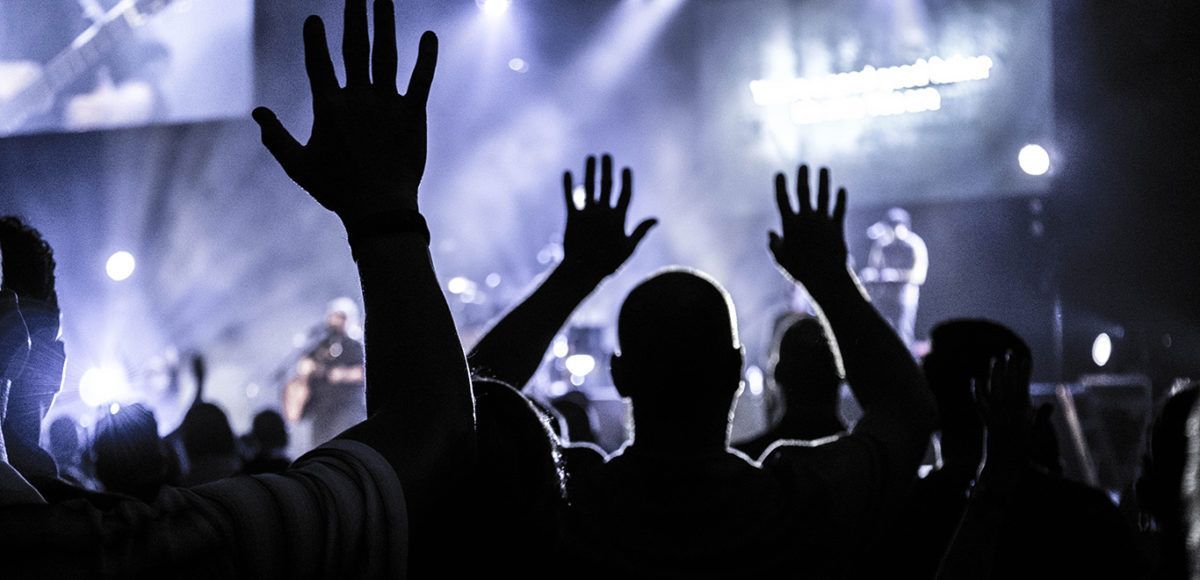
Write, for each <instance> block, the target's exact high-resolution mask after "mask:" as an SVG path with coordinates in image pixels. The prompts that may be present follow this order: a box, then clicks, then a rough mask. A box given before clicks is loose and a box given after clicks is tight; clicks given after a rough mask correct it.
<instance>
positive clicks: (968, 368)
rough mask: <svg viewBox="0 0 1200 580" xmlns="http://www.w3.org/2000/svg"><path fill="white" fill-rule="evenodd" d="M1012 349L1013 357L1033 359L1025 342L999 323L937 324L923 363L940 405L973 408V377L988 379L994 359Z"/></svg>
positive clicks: (960, 320) (977, 320)
mask: <svg viewBox="0 0 1200 580" xmlns="http://www.w3.org/2000/svg"><path fill="white" fill-rule="evenodd" d="M1010 352H1011V353H1012V356H1013V357H1014V359H1024V360H1031V358H1032V355H1031V354H1030V351H1029V346H1028V345H1027V344H1025V341H1024V340H1022V339H1021V337H1020V336H1017V334H1016V333H1015V332H1013V331H1012V330H1010V329H1009V328H1007V327H1005V326H1003V325H1001V324H999V323H997V322H993V321H990V320H983V319H966V318H962V319H956V320H950V321H947V322H943V323H941V324H938V325H937V326H935V327H934V329H933V331H932V332H931V333H930V351H929V354H928V355H926V357H925V361H924V366H925V373H926V375H927V378H928V379H929V386H930V388H931V389H933V394H934V396H935V397H937V398H938V404H939V405H942V404H943V403H950V404H953V405H959V404H969V405H971V406H972V408H973V404H972V403H970V401H971V400H972V399H971V391H970V383H971V380H985V379H987V377H988V373H989V369H990V368H991V367H990V365H991V361H992V359H996V358H1000V357H1003V356H1004V355H1005V354H1006V353H1010Z"/></svg>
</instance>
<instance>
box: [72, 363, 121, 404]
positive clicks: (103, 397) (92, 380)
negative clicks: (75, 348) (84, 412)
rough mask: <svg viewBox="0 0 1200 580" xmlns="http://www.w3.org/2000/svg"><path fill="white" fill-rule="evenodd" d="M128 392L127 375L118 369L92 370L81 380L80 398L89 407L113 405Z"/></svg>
mask: <svg viewBox="0 0 1200 580" xmlns="http://www.w3.org/2000/svg"><path fill="white" fill-rule="evenodd" d="M127 390H128V383H127V382H126V380H125V373H123V372H121V371H119V370H116V369H111V368H100V367H96V368H91V369H88V370H87V372H85V373H83V376H82V377H80V379H79V398H80V399H82V400H83V403H84V404H85V405H88V406H89V407H99V406H101V405H104V404H105V403H111V402H113V401H114V400H115V399H119V398H121V397H122V396H123V395H124V394H125V393H126V391H127ZM110 411H111V409H110Z"/></svg>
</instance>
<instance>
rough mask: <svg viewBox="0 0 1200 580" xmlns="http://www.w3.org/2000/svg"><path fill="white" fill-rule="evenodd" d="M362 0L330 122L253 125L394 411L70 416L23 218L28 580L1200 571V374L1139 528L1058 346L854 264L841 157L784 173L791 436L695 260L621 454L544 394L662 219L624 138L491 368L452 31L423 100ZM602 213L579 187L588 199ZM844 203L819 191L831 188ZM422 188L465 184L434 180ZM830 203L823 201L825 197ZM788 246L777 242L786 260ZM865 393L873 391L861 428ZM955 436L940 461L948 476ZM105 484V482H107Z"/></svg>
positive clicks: (1, 490) (8, 437) (313, 69)
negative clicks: (320, 416)
mask: <svg viewBox="0 0 1200 580" xmlns="http://www.w3.org/2000/svg"><path fill="white" fill-rule="evenodd" d="M368 21H369V20H368V11H367V6H366V2H365V0H347V1H346V10H345V27H344V30H345V32H344V38H343V45H342V52H343V58H344V62H345V76H346V78H345V84H344V86H343V85H341V84H340V83H339V81H338V79H337V76H336V75H335V72H334V67H333V64H332V60H331V58H330V54H329V49H328V45H327V42H326V38H325V31H324V26H323V23H322V22H321V20H320V19H319V18H317V17H311V18H310V19H309V20H308V21H307V22H306V23H305V27H304V46H305V62H306V67H307V72H308V77H309V80H310V83H311V91H312V94H313V108H314V111H313V117H314V121H313V128H312V135H311V138H310V139H309V141H308V142H307V143H305V144H301V143H300V142H299V141H297V140H296V139H295V138H294V137H293V136H292V135H291V134H290V133H289V132H288V130H287V129H285V128H284V127H283V125H282V124H281V123H280V121H279V120H278V119H277V118H276V116H275V115H274V113H272V112H271V111H270V110H268V109H264V108H260V109H257V110H255V111H254V115H253V117H254V119H255V120H256V121H257V122H258V124H259V125H260V126H261V129H262V140H263V143H264V145H265V146H266V147H267V149H268V150H269V151H270V152H271V154H272V155H273V156H274V157H275V159H276V160H277V161H278V162H279V165H280V166H281V167H282V169H283V170H284V171H285V172H286V173H287V175H288V176H290V177H291V178H292V179H293V180H294V181H295V182H296V183H297V184H298V185H299V186H300V187H301V188H303V189H304V190H305V191H307V192H308V194H309V195H311V196H312V197H313V198H314V199H315V200H316V201H317V202H319V203H320V204H321V205H323V206H324V207H326V208H328V209H329V210H330V211H332V212H334V213H335V214H336V215H337V216H338V217H339V218H341V220H342V223H343V224H344V225H345V228H346V232H347V237H348V242H349V245H350V249H351V252H352V255H353V258H354V261H355V263H356V264H357V267H358V272H359V277H360V281H361V285H362V296H363V303H364V306H365V311H366V326H365V336H364V345H365V351H366V352H365V357H366V366H365V372H366V406H367V418H366V419H365V420H363V421H361V422H359V423H357V424H356V425H354V426H352V427H350V428H349V429H347V430H345V431H342V432H340V433H339V434H336V435H334V436H332V438H331V439H329V440H328V441H326V442H324V443H323V444H321V445H320V446H318V447H317V448H316V449H314V450H313V451H311V452H309V453H307V454H305V455H303V456H302V457H300V458H298V459H296V460H295V461H289V459H288V458H287V457H286V455H285V454H284V451H283V450H284V449H285V448H286V445H287V431H286V428H285V425H284V421H283V419H282V417H281V416H280V415H279V414H278V413H275V412H264V413H262V414H260V415H259V416H257V417H256V418H255V419H254V428H253V431H252V433H251V434H250V435H248V436H246V437H243V438H240V439H239V438H238V437H236V436H235V435H234V432H233V430H232V429H231V428H230V425H229V421H228V419H227V417H226V416H225V414H224V412H223V411H222V410H221V408H220V407H219V406H217V405H215V404H213V403H211V402H207V401H205V400H204V397H203V393H204V389H203V385H204V383H205V380H206V379H205V374H206V373H205V365H204V362H203V359H202V358H195V359H193V362H192V365H191V367H192V369H191V371H192V373H193V374H195V375H196V380H197V383H198V385H200V388H198V389H197V394H196V397H195V400H194V402H193V404H192V405H191V407H190V408H189V410H188V412H187V414H186V417H185V419H184V420H183V423H182V425H181V426H180V427H179V429H177V430H176V431H174V432H173V433H171V434H170V435H167V436H166V437H160V436H159V433H158V425H157V422H156V419H155V417H154V414H153V413H152V412H151V411H150V410H149V409H148V408H147V407H144V406H141V405H131V406H127V407H123V408H121V409H119V410H116V411H115V412H113V413H110V414H108V415H107V416H106V417H105V418H104V419H103V420H102V421H101V422H100V424H98V425H97V426H96V429H95V432H94V435H93V436H92V437H90V439H89V440H88V441H86V442H84V443H82V444H81V442H80V441H79V439H78V433H77V431H76V429H75V426H74V425H72V424H69V423H62V422H61V420H60V421H55V422H54V423H52V424H51V426H50V427H49V435H50V441H51V445H50V450H48V451H47V450H44V449H42V448H41V447H39V443H38V442H39V438H40V434H41V429H42V422H43V421H44V420H45V418H46V416H47V413H48V412H49V410H50V407H51V405H52V404H53V402H54V398H55V395H56V394H57V393H58V392H59V390H60V389H61V387H62V377H63V368H64V364H65V360H66V350H67V349H66V346H65V345H64V344H63V343H62V341H61V340H60V337H59V324H60V318H61V316H68V317H69V316H70V312H69V311H67V312H63V313H62V314H61V315H60V311H59V304H58V302H57V299H56V295H55V292H54V274H55V271H54V261H53V254H52V251H51V250H50V247H49V245H48V244H47V243H46V242H45V241H44V240H42V238H41V236H40V235H39V234H38V233H37V232H36V230H34V229H32V228H31V227H29V226H27V225H25V224H23V223H22V222H21V221H20V220H17V219H16V218H5V219H4V220H3V221H0V259H2V260H3V262H2V263H3V268H2V276H3V278H2V280H3V286H2V287H3V290H2V291H0V420H2V421H3V431H2V436H0V575H2V576H3V577H5V578H15V577H25V576H38V577H91V576H105V577H114V576H115V577H126V576H139V577H140V576H151V575H155V576H167V577H192V576H196V577H201V576H204V577H211V576H212V575H214V574H221V575H223V576H253V577H280V578H284V577H288V578H299V577H321V578H326V577H391V578H395V577H405V576H413V577H457V576H459V575H462V574H488V575H496V576H504V575H507V574H510V573H511V574H514V575H520V576H521V577H623V576H629V577H767V576H771V577H814V578H859V577H903V578H933V577H938V578H987V577H996V578H1014V577H1021V578H1043V577H1044V578H1075V577H1089V578H1097V577H1099V578H1197V577H1200V576H1198V574H1200V568H1198V567H1197V566H1198V565H1200V564H1197V562H1196V558H1195V556H1196V551H1197V547H1198V546H1197V541H1198V540H1197V537H1196V536H1197V534H1200V528H1198V527H1197V526H1198V522H1197V519H1198V518H1197V511H1198V510H1200V500H1198V499H1197V497H1196V496H1197V487H1198V485H1197V482H1198V481H1200V465H1198V464H1200V427H1198V425H1200V407H1198V406H1197V402H1196V399H1197V389H1198V387H1197V385H1196V384H1190V385H1188V386H1186V387H1183V388H1180V389H1178V390H1177V392H1174V393H1172V394H1171V396H1170V397H1169V398H1168V399H1167V400H1166V402H1165V405H1164V406H1163V408H1162V412H1161V414H1160V416H1159V418H1158V420H1157V421H1156V423H1155V427H1154V431H1153V434H1152V438H1151V442H1150V447H1149V449H1148V450H1147V460H1146V465H1145V467H1144V469H1143V473H1142V477H1141V479H1140V481H1139V484H1138V487H1137V494H1136V495H1137V500H1138V504H1139V507H1140V513H1141V514H1142V518H1141V519H1143V520H1144V521H1146V522H1149V525H1143V526H1140V527H1135V524H1136V523H1137V522H1130V521H1127V519H1126V518H1125V517H1124V516H1123V515H1122V514H1121V513H1119V512H1118V510H1117V509H1116V507H1114V505H1113V504H1112V502H1111V501H1110V500H1109V499H1108V497H1107V496H1106V495H1105V494H1103V493H1101V492H1100V491H1098V490H1095V489H1092V488H1089V487H1087V486H1084V485H1082V484H1079V483H1075V482H1072V481H1069V480H1067V479H1065V478H1064V477H1063V476H1062V467H1061V464H1060V460H1059V454H1058V450H1057V444H1056V442H1055V440H1054V436H1053V431H1052V430H1051V429H1049V417H1050V414H1051V412H1052V409H1050V408H1048V407H1043V408H1034V407H1033V405H1032V404H1031V402H1030V372H1031V370H1030V369H1031V365H1032V364H1033V360H1034V358H1035V357H1034V354H1033V353H1031V352H1030V349H1029V347H1028V346H1027V345H1026V343H1025V342H1024V341H1023V340H1022V339H1021V337H1019V336H1017V335H1016V334H1014V333H1013V332H1012V331H1011V330H1009V329H1007V328H1005V327H1004V326H1002V325H1000V324H998V323H995V322H991V321H984V320H969V319H961V320H952V321H946V322H943V323H941V324H939V325H937V326H936V328H935V329H934V331H933V333H932V343H931V349H930V352H929V354H928V355H927V356H926V357H925V358H924V360H923V361H922V363H921V364H918V362H917V361H915V360H914V359H913V357H912V356H911V354H910V352H909V350H908V348H907V347H906V345H905V342H904V341H903V340H902V339H901V338H900V337H899V336H898V335H897V332H896V330H895V329H893V328H892V326H890V325H889V324H888V323H887V322H886V321H885V319H884V317H882V316H881V315H880V314H879V312H878V311H877V310H876V308H875V307H874V306H873V305H872V303H871V302H870V301H869V300H868V299H867V298H866V297H865V293H864V292H863V290H862V287H861V286H860V284H859V283H858V280H857V278H856V276H855V275H854V273H853V272H852V271H851V270H850V269H849V268H848V267H847V250H846V244H845V233H844V231H843V221H844V215H845V212H846V205H847V193H846V191H845V190H844V189H837V190H835V189H834V188H833V186H832V185H831V184H832V180H831V176H830V173H829V171H828V170H827V169H820V170H819V171H818V172H817V175H816V176H815V177H816V187H815V192H814V191H813V189H814V188H813V182H812V178H813V177H814V176H813V175H810V170H809V168H808V167H807V166H803V165H802V166H800V168H799V171H798V172H797V175H796V178H795V180H794V181H793V182H790V183H789V181H790V180H789V179H788V178H787V177H785V176H784V175H783V174H779V175H777V176H776V177H775V183H774V193H775V202H776V204H777V207H778V212H779V218H780V228H779V231H778V232H771V233H770V234H769V239H768V240H767V242H768V244H767V249H768V250H769V253H770V256H771V257H773V259H774V261H775V263H776V264H777V265H778V267H779V270H780V272H781V273H782V274H783V275H784V276H786V277H787V278H788V279H789V280H791V281H793V282H794V283H796V284H799V285H802V286H803V287H804V289H805V290H807V292H808V293H809V294H810V295H811V296H812V298H813V300H814V302H815V303H816V304H817V305H818V306H819V309H818V310H819V315H818V316H816V317H805V316H797V317H794V318H788V319H787V320H786V321H785V322H784V324H782V325H781V332H780V337H779V339H778V340H777V341H776V343H775V347H774V352H773V353H772V365H773V377H774V380H775V381H776V383H777V384H778V385H779V386H780V389H781V391H782V393H783V394H784V396H785V397H786V401H787V403H786V406H785V410H784V413H783V415H782V417H781V418H780V419H779V421H778V422H777V424H776V425H775V426H773V427H772V428H771V429H770V430H769V431H768V432H766V433H764V434H763V435H762V436H760V437H758V438H756V439H754V440H752V441H748V442H744V443H741V444H739V445H738V446H736V447H731V446H730V445H729V429H730V413H731V407H732V405H733V402H734V399H735V397H736V396H737V393H738V391H739V388H740V384H741V378H742V372H743V362H744V361H743V358H744V352H743V348H742V345H741V342H740V341H739V338H738V331H737V329H738V323H737V317H736V311H735V308H734V305H733V303H732V301H731V299H730V296H729V294H728V293H727V292H725V290H724V289H723V288H722V287H721V285H720V283H719V282H718V281H717V280H715V279H713V278H711V277H710V276H708V275H706V274H704V273H702V272H699V271H696V270H692V269H687V268H679V267H672V268H666V269H663V270H661V271H659V272H658V273H656V274H654V275H652V276H651V277H649V278H648V279H646V280H644V281H642V282H641V283H640V284H638V285H637V286H636V287H635V288H634V289H633V290H632V291H631V292H630V293H629V294H628V296H626V298H625V300H624V302H623V304H622V306H621V308H620V312H619V315H618V317H617V320H616V328H617V339H618V345H619V351H618V353H617V354H614V355H613V356H612V358H611V361H610V367H611V373H612V381H613V384H614V385H615V387H616V388H617V390H618V391H619V392H620V394H621V395H622V396H623V397H626V398H627V399H628V400H629V401H630V403H631V405H632V413H631V414H632V418H631V420H632V424H633V425H632V431H633V438H632V440H631V441H630V443H629V444H628V445H626V446H625V447H623V448H622V449H621V450H619V451H618V452H616V453H614V454H611V455H605V454H604V453H603V452H601V451H600V450H599V449H598V448H597V447H595V446H593V445H588V444H583V443H572V442H571V441H570V440H569V437H564V436H563V434H561V433H560V432H559V431H558V430H557V429H556V423H555V422H554V421H552V420H551V418H550V414H549V411H548V410H547V409H545V408H544V407H543V406H542V405H541V404H539V403H538V402H536V401H533V400H531V399H529V398H527V397H526V396H525V395H524V394H522V391H521V389H522V387H524V386H525V385H526V384H527V383H528V382H529V381H530V379H531V378H532V377H533V375H534V373H535V372H536V370H537V368H538V366H539V365H540V364H541V361H542V360H543V358H544V355H545V353H546V351H547V349H549V348H550V346H551V343H552V342H553V340H554V337H555V336H556V335H557V333H558V332H559V331H560V329H561V327H562V326H563V325H564V324H565V323H566V321H567V320H568V319H569V317H570V316H571V314H572V312H574V311H575V309H576V308H577V307H578V306H579V305H580V304H581V303H582V302H583V301H584V299H585V298H586V297H587V296H588V295H589V294H591V293H592V292H593V291H594V290H595V289H596V288H597V287H598V286H599V285H600V284H602V283H603V282H604V281H605V280H606V279H609V278H610V277H613V276H615V275H617V274H618V272H619V270H620V269H621V266H622V265H623V264H624V263H625V262H626V261H627V260H628V259H629V258H630V256H631V255H633V253H634V252H635V251H636V249H637V247H638V245H639V243H640V242H641V241H642V239H643V238H644V237H645V236H647V235H648V234H649V233H650V232H651V231H652V229H653V228H654V226H655V224H656V221H655V220H653V219H647V220H645V221H642V222H640V223H639V224H638V225H636V226H634V227H633V228H632V233H627V229H628V228H627V221H628V210H629V205H630V201H631V197H632V195H633V188H634V186H633V174H632V172H631V171H630V170H629V169H627V168H626V169H622V170H619V171H618V169H617V167H616V166H615V165H614V161H613V159H612V158H611V157H610V156H608V155H603V156H600V157H599V159H597V158H596V157H589V158H587V160H586V162H585V165H584V172H583V175H582V176H581V177H582V179H579V177H580V176H576V175H575V174H573V173H571V172H567V173H565V174H564V175H563V181H562V185H563V192H564V198H565V207H566V227H565V232H564V239H563V249H564V257H563V259H562V261H561V262H560V263H559V264H558V265H557V266H556V267H554V269H553V270H552V271H551V272H550V273H549V274H548V275H547V276H546V277H545V279H544V280H543V281H542V283H541V284H540V285H539V286H538V287H537V288H536V289H535V290H534V291H533V292H532V293H531V294H530V295H529V296H528V297H526V298H525V299H524V300H523V301H522V302H521V303H520V304H518V305H517V306H516V307H514V308H513V309H512V310H510V311H509V312H507V313H506V314H505V315H504V316H503V317H502V318H501V319H500V320H498V321H497V322H496V323H495V324H494V325H493V326H492V327H491V328H490V329H489V330H488V331H487V333H486V334H485V335H484V336H483V337H482V338H481V339H480V340H479V341H478V343H477V344H476V345H475V346H474V347H473V348H472V349H471V350H470V351H469V352H468V353H467V354H466V355H465V356H464V350H463V347H462V345H461V344H460V342H459V337H458V334H457V332H456V330H455V326H454V322H453V320H452V318H451V315H450V310H449V308H448V306H447V303H446V300H445V297H444V295H443V293H442V290H441V287H440V285H439V283H438V278H437V276H436V275H435V273H434V268H433V264H432V261H431V257H430V253H429V244H430V241H431V233H430V231H429V229H428V227H427V226H426V224H425V220H424V218H423V217H422V215H421V213H420V203H419V195H418V194H419V192H420V187H419V186H420V183H421V177H422V173H423V171H424V167H425V160H426V159H425V158H426V114H425V110H426V101H427V99H428V97H429V92H430V87H431V84H432V81H433V77H434V69H435V63H436V60H437V50H438V41H437V37H436V36H435V35H434V34H433V33H431V32H427V33H425V34H424V35H423V36H422V37H421V40H420V46H419V50H418V55H417V61H416V65H415V68H414V70H413V72H412V76H411V80H410V81H409V84H408V88H407V90H406V91H405V93H404V94H400V93H399V92H398V90H397V85H396V77H397V69H398V55H397V50H396V43H395V15H394V8H393V4H392V2H391V0H376V1H375V3H374V35H375V36H374V41H373V46H372V41H371V40H370V39H369V35H368ZM580 185H581V186H582V188H583V189H584V191H585V195H584V196H583V197H584V199H583V200H582V204H580V203H577V201H576V200H575V199H574V191H575V190H576V187H577V186H580ZM814 194H815V195H814ZM420 195H437V193H436V192H432V193H426V192H420ZM814 197H815V200H814ZM764 259H766V256H764ZM843 383H845V384H846V385H848V386H849V388H850V389H851V391H852V392H853V395H854V397H855V399H856V400H857V401H858V403H859V404H860V405H861V407H862V411H863V414H862V417H861V418H860V419H859V420H858V421H857V422H855V423H854V424H853V426H847V425H846V424H845V423H844V422H843V421H842V420H841V418H840V417H839V416H838V414H837V405H838V400H839V398H838V395H837V392H838V389H839V388H840V386H841V385H842V384H843ZM935 432H937V433H938V435H939V437H938V439H939V441H940V449H941V455H942V458H943V460H942V462H941V463H940V465H939V466H938V468H937V469H935V470H934V471H933V472H931V473H929V474H927V475H925V476H924V477H918V466H919V465H920V464H921V461H922V458H923V457H924V456H925V454H926V451H927V448H928V447H929V445H930V438H931V435H933V434H934V433H935ZM93 478H94V482H93Z"/></svg>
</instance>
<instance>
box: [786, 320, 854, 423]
mask: <svg viewBox="0 0 1200 580" xmlns="http://www.w3.org/2000/svg"><path fill="white" fill-rule="evenodd" d="M780 327H781V331H780V332H779V335H778V338H777V339H776V341H775V345H774V348H773V349H772V353H771V359H772V361H771V362H772V363H773V368H774V372H773V374H774V377H775V384H776V385H778V386H779V388H780V389H781V390H782V391H783V394H784V397H786V402H787V404H788V406H793V405H802V406H809V407H829V408H832V409H836V407H837V404H838V387H839V386H840V385H841V375H840V373H839V372H838V362H837V356H836V355H835V354H834V352H833V345H831V344H830V343H829V337H828V335H827V334H826V333H825V326H824V325H823V324H821V321H820V320H817V319H816V318H812V317H810V316H799V315H795V314H793V315H790V316H788V317H787V318H786V319H785V320H784V321H783V322H782V323H781V324H780Z"/></svg>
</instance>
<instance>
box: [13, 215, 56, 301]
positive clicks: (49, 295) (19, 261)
mask: <svg viewBox="0 0 1200 580" xmlns="http://www.w3.org/2000/svg"><path fill="white" fill-rule="evenodd" d="M0 248H3V255H4V259H3V261H2V262H0V264H2V268H3V272H4V275H3V276H2V277H0V280H3V284H4V287H5V288H8V289H10V290H12V291H13V292H16V293H17V295H18V296H20V297H21V299H22V300H27V299H30V298H32V299H35V300H41V301H43V302H48V303H50V304H51V305H54V306H57V298H56V295H55V292H54V267H55V263H54V251H53V250H52V249H51V248H50V244H48V243H46V240H45V239H43V238H42V234H41V233H39V232H38V231H37V230H36V229H34V228H31V227H29V226H28V225H26V224H25V222H23V221H21V219H20V218H17V217H15V216H3V217H0Z"/></svg>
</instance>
